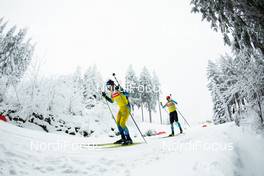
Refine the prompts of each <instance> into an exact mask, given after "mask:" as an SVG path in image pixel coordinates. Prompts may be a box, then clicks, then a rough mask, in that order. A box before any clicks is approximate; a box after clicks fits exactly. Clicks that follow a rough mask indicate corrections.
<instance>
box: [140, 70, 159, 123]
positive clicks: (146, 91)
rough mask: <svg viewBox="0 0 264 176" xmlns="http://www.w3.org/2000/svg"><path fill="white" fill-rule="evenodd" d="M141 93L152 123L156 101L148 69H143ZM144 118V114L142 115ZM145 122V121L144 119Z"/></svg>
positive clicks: (142, 101)
mask: <svg viewBox="0 0 264 176" xmlns="http://www.w3.org/2000/svg"><path fill="white" fill-rule="evenodd" d="M139 91H140V95H141V97H140V99H141V103H142V106H141V108H143V107H146V108H147V110H148V112H149V119H150V122H152V114H151V112H152V110H153V109H154V108H155V103H156V102H155V101H154V100H155V99H154V93H153V82H152V78H151V75H150V73H149V71H148V69H147V68H146V67H144V68H143V70H142V72H141V74H140V78H139ZM142 113H143V109H142ZM142 117H143V114H142ZM143 120H144V119H143Z"/></svg>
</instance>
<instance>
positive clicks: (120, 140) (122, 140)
mask: <svg viewBox="0 0 264 176" xmlns="http://www.w3.org/2000/svg"><path fill="white" fill-rule="evenodd" d="M124 142H125V139H119V140H117V141H115V142H114V144H123V143H124Z"/></svg>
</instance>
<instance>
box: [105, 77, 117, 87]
mask: <svg viewBox="0 0 264 176" xmlns="http://www.w3.org/2000/svg"><path fill="white" fill-rule="evenodd" d="M106 85H111V86H112V85H115V82H114V81H113V80H111V79H109V80H108V81H107V82H106Z"/></svg>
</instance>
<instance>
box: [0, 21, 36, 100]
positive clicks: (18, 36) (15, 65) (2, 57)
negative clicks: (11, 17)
mask: <svg viewBox="0 0 264 176" xmlns="http://www.w3.org/2000/svg"><path fill="white" fill-rule="evenodd" d="M2 22H3V18H2V19H0V80H1V82H2V83H1V86H3V85H4V87H5V88H2V90H3V91H2V92H0V99H2V98H1V97H2V96H3V94H4V91H5V90H6V89H7V88H8V87H9V86H10V85H13V86H15V84H17V82H18V81H19V80H20V79H21V77H22V76H23V74H24V73H25V71H26V69H27V67H28V65H29V63H30V61H31V58H32V55H33V50H34V47H33V46H32V45H31V43H30V40H28V41H26V42H25V41H24V40H25V36H26V30H25V29H21V30H19V32H18V33H15V32H16V26H14V27H12V28H11V29H9V30H8V31H7V32H6V33H5V32H4V31H5V26H6V24H7V23H4V24H2ZM3 81H4V82H3Z"/></svg>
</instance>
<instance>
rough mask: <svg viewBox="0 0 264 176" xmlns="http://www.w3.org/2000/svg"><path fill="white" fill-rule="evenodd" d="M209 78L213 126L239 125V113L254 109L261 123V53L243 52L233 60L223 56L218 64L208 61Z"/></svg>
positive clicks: (263, 71)
mask: <svg viewBox="0 0 264 176" xmlns="http://www.w3.org/2000/svg"><path fill="white" fill-rule="evenodd" d="M208 79H209V84H208V87H209V90H210V92H211V94H212V98H213V103H214V121H215V123H220V122H225V121H232V120H236V122H239V121H240V119H241V117H242V111H244V109H245V107H250V108H251V109H256V111H257V114H258V115H259V119H260V122H261V124H263V108H262V103H263V96H264V93H263V91H264V83H263V80H264V63H263V55H262V53H261V52H258V51H257V50H255V52H254V53H253V54H252V53H248V52H247V50H246V51H244V52H243V51H241V52H240V53H239V54H238V55H235V56H233V57H231V56H228V55H226V56H222V58H221V60H220V61H219V62H218V64H215V63H212V62H209V64H208ZM246 102H247V105H246ZM234 114H235V117H233V116H234Z"/></svg>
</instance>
